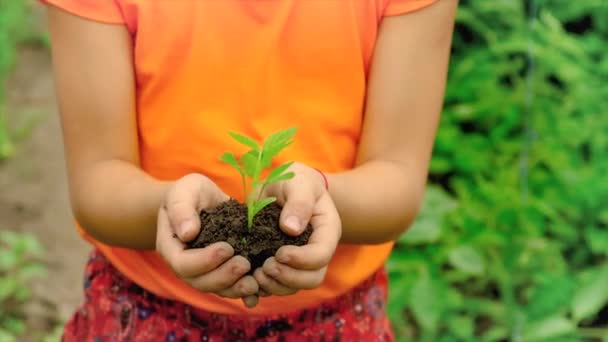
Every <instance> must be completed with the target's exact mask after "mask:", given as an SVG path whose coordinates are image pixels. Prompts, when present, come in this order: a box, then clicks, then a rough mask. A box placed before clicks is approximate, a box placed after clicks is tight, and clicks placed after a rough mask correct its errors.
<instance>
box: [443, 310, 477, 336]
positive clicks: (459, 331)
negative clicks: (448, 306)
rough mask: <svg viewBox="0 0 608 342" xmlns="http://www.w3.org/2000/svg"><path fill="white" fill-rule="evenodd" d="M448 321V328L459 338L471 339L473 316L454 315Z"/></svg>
mask: <svg viewBox="0 0 608 342" xmlns="http://www.w3.org/2000/svg"><path fill="white" fill-rule="evenodd" d="M447 323H448V329H449V330H450V331H451V332H452V333H453V334H454V335H455V336H456V337H458V338H459V339H461V340H471V339H472V338H473V336H474V335H473V333H474V323H473V318H471V317H468V316H464V315H460V316H452V317H450V319H449V320H448V321H447Z"/></svg>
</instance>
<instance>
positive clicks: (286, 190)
mask: <svg viewBox="0 0 608 342" xmlns="http://www.w3.org/2000/svg"><path fill="white" fill-rule="evenodd" d="M289 171H293V172H294V173H295V175H296V176H295V177H294V178H292V179H290V180H287V181H283V182H280V183H276V184H272V185H270V186H268V187H267V188H266V189H265V191H264V194H263V195H264V197H266V196H274V197H276V198H277V202H278V203H279V204H280V205H282V206H283V210H282V212H281V218H280V225H281V229H283V231H284V232H285V233H287V234H290V235H299V234H301V233H302V232H303V231H304V229H305V228H306V226H307V225H308V224H309V223H310V224H311V225H312V228H313V233H312V235H311V236H310V239H309V241H308V244H306V245H304V246H283V247H281V248H280V249H279V250H278V251H277V253H276V255H275V257H271V258H269V259H267V260H266V262H265V263H264V265H263V266H262V267H261V268H259V269H257V270H255V272H254V277H255V279H256V280H257V282H258V284H259V287H260V294H262V295H279V296H286V295H291V294H294V293H296V292H297V291H298V290H303V289H314V288H316V287H318V286H320V285H321V284H322V282H323V280H324V279H325V274H326V272H327V267H328V265H329V262H330V261H331V258H332V257H333V254H334V252H335V250H336V248H337V245H338V242H339V241H340V238H341V235H342V226H341V221H340V216H339V214H338V211H337V209H336V207H335V205H334V203H333V201H332V199H331V197H330V195H329V192H328V191H327V189H326V188H325V181H324V180H323V176H322V175H321V174H320V173H319V172H318V171H317V170H315V169H312V168H310V167H308V166H306V165H303V164H300V163H295V164H293V165H292V166H291V167H290V169H289Z"/></svg>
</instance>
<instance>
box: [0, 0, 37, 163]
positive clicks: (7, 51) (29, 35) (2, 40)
mask: <svg viewBox="0 0 608 342" xmlns="http://www.w3.org/2000/svg"><path fill="white" fill-rule="evenodd" d="M29 5H30V2H29V1H26V0H10V1H8V0H3V1H0V160H2V159H5V158H8V157H10V156H11V155H12V154H13V153H14V147H13V142H12V140H11V137H10V134H9V133H10V132H9V129H8V123H7V118H6V106H5V94H6V78H7V76H8V74H9V72H10V70H11V68H12V66H13V64H14V62H15V57H16V52H17V46H18V45H19V44H20V43H22V42H24V41H28V40H36V41H44V37H43V36H41V35H40V34H38V33H33V30H32V26H33V25H32V24H31V23H30V22H29V21H30V19H31V16H30V7H29Z"/></svg>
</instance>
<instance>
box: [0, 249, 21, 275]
mask: <svg viewBox="0 0 608 342" xmlns="http://www.w3.org/2000/svg"><path fill="white" fill-rule="evenodd" d="M18 263H19V255H18V254H17V251H15V250H8V251H2V250H0V270H4V271H10V270H12V269H13V268H14V267H15V266H17V264H18Z"/></svg>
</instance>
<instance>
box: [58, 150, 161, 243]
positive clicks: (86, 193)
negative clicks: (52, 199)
mask: <svg viewBox="0 0 608 342" xmlns="http://www.w3.org/2000/svg"><path fill="white" fill-rule="evenodd" d="M81 174H82V176H80V177H78V176H76V175H73V176H72V177H71V179H70V192H71V202H72V208H73V211H74V215H75V217H76V219H77V220H78V222H79V224H80V225H81V227H82V228H83V229H84V230H85V231H86V232H87V233H88V234H89V235H91V236H92V237H94V238H95V239H97V240H99V241H100V242H102V243H105V244H108V245H112V246H119V247H126V248H135V249H154V248H155V241H156V219H157V214H158V210H159V208H160V205H161V203H162V201H163V198H164V196H165V193H166V192H167V189H168V188H169V186H170V185H171V184H172V183H170V182H162V181H158V180H156V179H154V178H152V177H150V176H149V175H147V174H146V173H145V172H143V171H142V170H141V169H139V168H138V167H137V166H135V165H133V164H131V163H128V162H125V161H121V160H107V161H101V162H98V163H95V164H92V165H91V167H90V168H88V170H87V171H86V172H82V173H81Z"/></svg>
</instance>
